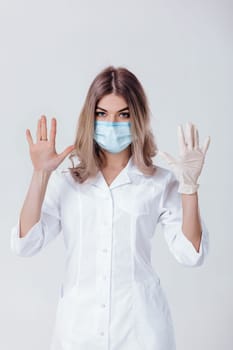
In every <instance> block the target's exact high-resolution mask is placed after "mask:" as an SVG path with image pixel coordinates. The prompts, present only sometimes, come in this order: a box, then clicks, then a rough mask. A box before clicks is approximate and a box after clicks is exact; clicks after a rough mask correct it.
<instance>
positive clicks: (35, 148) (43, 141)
mask: <svg viewBox="0 0 233 350" xmlns="http://www.w3.org/2000/svg"><path fill="white" fill-rule="evenodd" d="M56 129H57V121H56V118H52V119H51V130H50V136H49V139H48V138H47V122H46V116H45V115H42V116H41V118H40V119H39V120H38V123H37V133H36V143H33V139H32V136H31V132H30V130H29V129H27V130H26V137H27V141H28V144H29V151H30V157H31V161H32V164H33V167H34V170H36V171H40V170H43V171H48V172H52V171H53V170H55V169H56V168H57V167H58V166H59V165H60V164H61V162H62V161H63V160H64V159H65V157H66V156H67V155H68V154H69V153H70V152H71V151H72V150H73V149H74V147H75V146H74V145H71V146H68V147H67V148H66V149H65V150H64V151H63V152H62V153H60V154H57V152H56V149H55V138H56Z"/></svg>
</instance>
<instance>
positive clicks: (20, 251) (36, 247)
mask: <svg viewBox="0 0 233 350" xmlns="http://www.w3.org/2000/svg"><path fill="white" fill-rule="evenodd" d="M60 177H61V174H60V173H59V170H58V169H55V170H54V171H53V172H52V173H51V175H50V178H49V181H48V184H47V188H46V192H45V197H44V201H43V204H42V208H41V216H40V219H39V221H38V222H36V223H35V224H34V225H33V226H32V227H31V229H30V230H29V231H28V232H27V234H26V235H25V236H24V237H20V236H19V231H20V222H19V220H20V217H19V216H18V221H17V223H16V225H15V226H14V227H12V229H11V235H10V248H11V251H12V252H13V253H15V254H16V255H19V256H24V257H29V256H32V255H35V254H36V253H38V252H39V251H41V250H42V249H43V248H44V247H45V246H46V245H47V244H48V243H49V242H50V241H52V240H53V239H55V237H57V236H58V235H59V234H60V232H61V215H60V195H59V184H60Z"/></svg>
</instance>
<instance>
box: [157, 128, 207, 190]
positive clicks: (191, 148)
mask: <svg viewBox="0 0 233 350" xmlns="http://www.w3.org/2000/svg"><path fill="white" fill-rule="evenodd" d="M177 132H178V142H179V151H180V155H179V157H178V159H176V158H174V157H173V156H172V155H170V154H168V153H166V152H162V151H159V152H158V154H159V155H161V156H162V157H163V158H164V159H165V160H166V161H167V162H168V164H169V165H170V167H171V168H172V170H173V172H174V173H175V175H176V177H177V179H178V180H179V181H180V182H183V183H185V184H186V185H187V184H188V185H192V186H195V185H196V183H197V179H198V177H199V175H200V173H201V171H202V168H203V164H204V159H205V155H206V152H207V149H208V147H209V143H210V137H207V138H206V139H205V142H204V144H203V146H202V147H201V148H200V146H199V136H198V130H197V128H196V127H195V125H193V124H191V123H187V124H186V137H185V135H184V132H183V128H182V127H181V126H180V125H179V126H178V129H177Z"/></svg>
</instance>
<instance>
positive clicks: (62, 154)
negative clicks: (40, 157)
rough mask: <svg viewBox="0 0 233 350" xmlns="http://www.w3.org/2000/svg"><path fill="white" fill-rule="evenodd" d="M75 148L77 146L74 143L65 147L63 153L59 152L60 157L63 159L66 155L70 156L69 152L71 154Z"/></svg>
mask: <svg viewBox="0 0 233 350" xmlns="http://www.w3.org/2000/svg"><path fill="white" fill-rule="evenodd" d="M74 149H75V146H74V145H71V146H68V147H66V149H65V150H64V151H63V152H62V153H60V154H59V158H60V159H61V160H63V159H65V157H66V156H68V154H69V153H70V152H72V151H73V150H74Z"/></svg>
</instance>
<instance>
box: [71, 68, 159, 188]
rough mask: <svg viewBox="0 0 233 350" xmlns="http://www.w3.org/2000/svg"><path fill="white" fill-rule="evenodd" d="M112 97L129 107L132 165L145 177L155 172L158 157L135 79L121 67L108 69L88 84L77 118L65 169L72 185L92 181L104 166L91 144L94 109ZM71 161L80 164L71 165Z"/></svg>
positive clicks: (145, 105) (143, 96)
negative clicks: (77, 160)
mask: <svg viewBox="0 0 233 350" xmlns="http://www.w3.org/2000/svg"><path fill="white" fill-rule="evenodd" d="M111 93H114V94H116V95H118V96H122V97H123V98H124V99H125V100H126V102H127V104H128V107H129V113H130V116H131V132H132V143H131V145H130V147H131V155H132V159H133V162H134V164H136V166H137V167H138V168H139V170H141V171H142V172H143V173H144V174H146V175H152V174H154V173H155V171H156V166H155V165H153V162H152V159H151V158H152V157H153V156H155V155H156V154H157V150H158V148H157V145H156V142H155V139H154V135H153V133H152V131H151V128H150V113H151V112H150V109H149V105H148V100H147V97H146V94H145V92H144V89H143V87H142V85H141V83H140V82H139V80H138V79H137V78H136V76H135V75H134V74H133V73H132V72H130V71H129V70H128V69H126V68H124V67H118V68H115V67H114V66H108V67H107V68H105V69H103V70H102V71H101V72H100V73H99V74H98V75H97V76H96V77H95V79H94V80H93V82H92V83H91V85H90V87H89V90H88V92H87V96H86V99H85V102H84V105H83V107H82V110H81V112H80V115H79V119H78V123H77V130H76V137H75V142H74V145H75V148H74V150H73V151H72V152H71V153H70V155H69V157H68V158H69V159H70V160H71V162H72V165H73V167H72V168H68V169H69V171H70V172H71V175H72V177H73V178H74V179H75V181H78V182H79V183H83V182H84V181H85V180H86V179H87V178H88V177H94V176H95V175H96V174H97V172H98V171H99V169H100V168H101V167H102V166H103V165H104V164H105V155H104V152H103V151H102V150H101V148H100V147H99V145H98V144H97V142H96V141H95V140H94V138H93V135H94V120H95V109H96V106H97V103H98V101H99V100H100V99H101V98H102V97H104V96H105V95H108V94H111ZM73 157H78V159H79V163H78V164H77V165H74V162H73V159H72V158H73Z"/></svg>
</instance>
